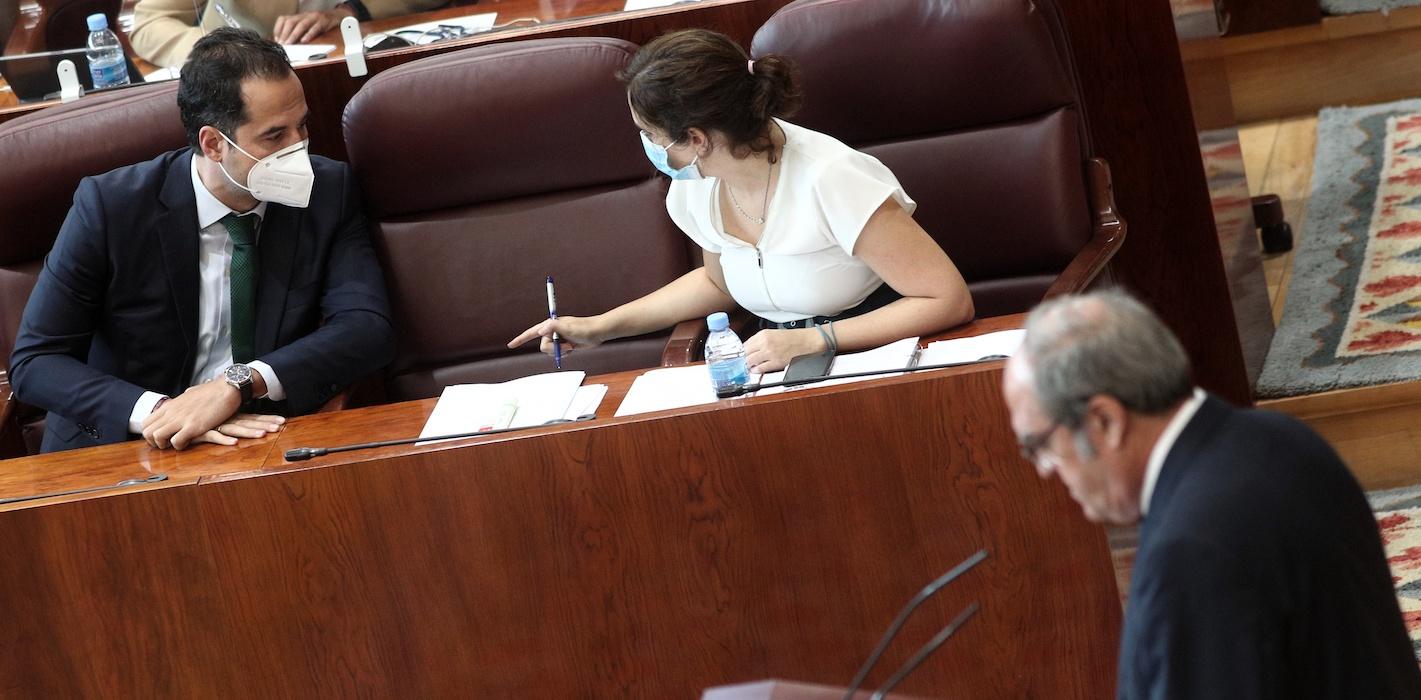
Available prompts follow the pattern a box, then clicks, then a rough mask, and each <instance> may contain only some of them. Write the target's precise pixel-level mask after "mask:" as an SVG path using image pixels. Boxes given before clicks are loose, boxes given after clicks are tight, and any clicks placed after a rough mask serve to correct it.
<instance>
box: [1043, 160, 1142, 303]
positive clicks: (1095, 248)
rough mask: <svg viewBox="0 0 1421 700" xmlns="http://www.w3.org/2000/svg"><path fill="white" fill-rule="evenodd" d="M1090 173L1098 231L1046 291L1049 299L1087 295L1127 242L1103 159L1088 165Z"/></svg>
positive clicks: (1123, 223) (1094, 215) (1108, 169)
mask: <svg viewBox="0 0 1421 700" xmlns="http://www.w3.org/2000/svg"><path fill="white" fill-rule="evenodd" d="M1087 170H1088V175H1089V181H1090V182H1089V189H1090V192H1089V194H1090V200H1091V202H1090V203H1091V208H1092V210H1093V212H1092V213H1093V216H1092V218H1093V219H1094V226H1093V228H1094V229H1095V231H1094V233H1093V234H1092V235H1091V238H1090V240H1089V241H1088V242H1086V245H1085V247H1084V248H1082V249H1081V250H1080V252H1079V253H1076V257H1075V258H1072V259H1071V262H1070V264H1069V265H1067V266H1066V269H1065V270H1062V271H1061V274H1060V275H1058V276H1057V277H1056V281H1055V282H1052V283H1051V288H1050V289H1048V290H1047V291H1046V298H1047V299H1050V298H1052V297H1055V296H1058V295H1061V294H1072V293H1075V292H1081V291H1085V289H1087V288H1088V287H1090V285H1091V283H1092V282H1094V281H1095V279H1096V278H1097V277H1099V276H1100V273H1101V272H1102V271H1103V270H1105V266H1106V265H1107V264H1108V263H1109V262H1110V260H1111V258H1113V257H1115V253H1116V252H1118V251H1119V250H1120V246H1121V244H1123V243H1124V242H1125V231H1126V225H1125V221H1124V220H1123V219H1121V218H1120V214H1119V212H1117V211H1116V209H1115V191H1114V188H1113V186H1112V184H1111V180H1110V166H1109V165H1108V164H1107V163H1106V162H1105V161H1104V160H1102V159H1100V158H1092V159H1090V160H1089V161H1088V162H1087Z"/></svg>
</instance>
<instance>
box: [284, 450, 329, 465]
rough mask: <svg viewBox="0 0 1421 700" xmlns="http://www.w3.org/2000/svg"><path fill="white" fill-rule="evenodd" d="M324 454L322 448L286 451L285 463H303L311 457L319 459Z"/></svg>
mask: <svg viewBox="0 0 1421 700" xmlns="http://www.w3.org/2000/svg"><path fill="white" fill-rule="evenodd" d="M325 453H326V448H324V447H297V448H295V449H290V450H287V451H286V461H288V462H304V461H306V460H308V459H310V458H312V457H320V456H321V455H323V454H325Z"/></svg>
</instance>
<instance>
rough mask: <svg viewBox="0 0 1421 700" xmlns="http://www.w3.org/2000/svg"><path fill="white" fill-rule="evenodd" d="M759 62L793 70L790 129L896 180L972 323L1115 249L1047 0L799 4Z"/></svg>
mask: <svg viewBox="0 0 1421 700" xmlns="http://www.w3.org/2000/svg"><path fill="white" fill-rule="evenodd" d="M752 54H753V55H755V56H763V55H766V54H783V55H787V56H789V57H791V58H793V59H795V61H796V62H797V63H798V64H799V67H800V69H801V71H802V77H803V86H804V91H805V106H804V109H803V110H802V111H801V112H800V113H799V114H798V115H797V116H795V117H794V118H793V119H792V121H794V122H796V123H798V124H800V125H803V126H805V127H808V128H811V129H815V130H818V131H822V132H824V133H827V134H830V135H832V136H834V137H836V138H838V139H839V140H841V141H843V142H845V143H847V144H849V145H851V146H854V147H856V148H858V149H860V150H862V151H864V152H866V153H869V154H872V155H873V156H875V157H877V158H879V159H880V160H882V161H883V163H884V164H885V165H887V166H888V167H889V168H890V169H892V170H893V172H894V173H895V174H896V175H897V176H898V178H899V180H900V181H901V182H902V183H903V186H904V188H905V189H906V190H907V191H908V194H909V196H911V197H913V198H914V199H916V200H917V202H918V210H917V213H916V214H915V216H914V218H915V219H916V220H917V221H918V223H920V224H921V225H922V226H923V228H925V229H926V230H927V231H928V233H929V234H930V235H932V237H933V238H934V239H935V240H937V242H938V243H939V244H940V245H941V246H942V247H943V249H944V250H946V251H947V252H948V254H949V255H950V256H952V259H953V261H954V262H955V263H956V264H957V267H958V268H959V269H960V270H961V271H962V274H963V276H964V277H965V278H966V279H967V282H968V287H969V288H970V289H971V291H972V298H973V301H974V302H975V304H976V307H977V315H978V316H995V315H1000V314H1006V313H1014V312H1019V311H1024V310H1026V309H1028V308H1030V307H1031V306H1033V305H1035V304H1036V303H1037V302H1039V301H1040V300H1041V299H1042V298H1043V297H1044V296H1046V295H1047V294H1048V293H1052V294H1054V293H1061V292H1067V291H1073V290H1079V289H1082V288H1084V287H1085V286H1087V285H1088V284H1090V283H1091V282H1092V281H1093V280H1094V279H1095V277H1096V276H1097V275H1098V274H1099V273H1100V272H1101V270H1102V269H1103V268H1104V266H1105V264H1106V262H1107V261H1108V260H1109V258H1110V256H1111V255H1113V254H1114V251H1115V250H1117V249H1118V248H1119V246H1120V243H1121V241H1122V240H1123V238H1124V235H1125V225H1124V223H1123V222H1122V221H1121V220H1120V219H1119V218H1118V216H1117V215H1116V213H1115V211H1114V209H1115V204H1114V199H1113V196H1112V193H1111V190H1110V175H1109V169H1108V168H1107V166H1106V164H1105V161H1103V160H1100V159H1096V158H1092V151H1091V144H1090V137H1089V133H1088V131H1087V130H1086V127H1085V117H1086V115H1085V113H1084V111H1083V109H1082V107H1081V104H1080V99H1079V97H1078V91H1079V89H1078V86H1077V83H1076V77H1075V69H1074V67H1073V64H1072V60H1071V56H1070V52H1069V50H1068V48H1067V44H1066V39H1065V33H1064V30H1063V29H1062V23H1061V18H1060V15H1059V11H1058V8H1057V6H1056V3H1055V2H1054V0H799V1H798V2H794V3H791V4H789V5H786V6H785V7H783V8H781V9H780V10H779V12H777V13H775V15H774V16H772V17H771V18H770V19H769V21H767V22H766V23H765V25H764V26H763V27H761V28H760V30H759V31H758V32H757V33H756V34H755V39H754V43H753V47H752Z"/></svg>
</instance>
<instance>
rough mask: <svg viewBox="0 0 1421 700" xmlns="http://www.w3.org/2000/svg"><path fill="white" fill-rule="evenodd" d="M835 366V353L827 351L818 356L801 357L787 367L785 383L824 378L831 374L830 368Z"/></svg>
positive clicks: (790, 362)
mask: <svg viewBox="0 0 1421 700" xmlns="http://www.w3.org/2000/svg"><path fill="white" fill-rule="evenodd" d="M833 365H834V353H833V352H832V351H830V350H825V351H824V352H821V353H819V354H817V355H800V356H799V357H796V358H794V359H793V360H790V361H789V366H788V367H785V378H784V381H787V382H792V381H795V380H798V379H813V378H814V377H822V376H824V375H826V374H828V373H829V368H830V367H832V366H833Z"/></svg>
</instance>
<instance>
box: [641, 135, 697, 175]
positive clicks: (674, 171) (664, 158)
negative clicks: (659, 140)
mask: <svg viewBox="0 0 1421 700" xmlns="http://www.w3.org/2000/svg"><path fill="white" fill-rule="evenodd" d="M641 147H642V148H643V149H645V150H646V157H647V159H648V160H650V161H651V164H652V165H655V166H656V169H657V170H660V171H661V172H663V173H666V174H667V175H669V176H670V177H671V179H672V180H700V179H703V178H704V177H705V176H704V175H702V174H701V168H700V166H698V165H696V162H697V161H699V160H700V159H701V157H700V156H699V155H697V156H696V157H695V158H694V159H693V160H692V161H691V162H690V164H688V165H687V166H686V167H684V168H673V167H671V161H670V156H669V155H668V154H667V153H666V147H665V146H658V145H656V144H654V143H652V142H651V138H650V137H648V136H647V135H646V132H645V131H643V132H641Z"/></svg>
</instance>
